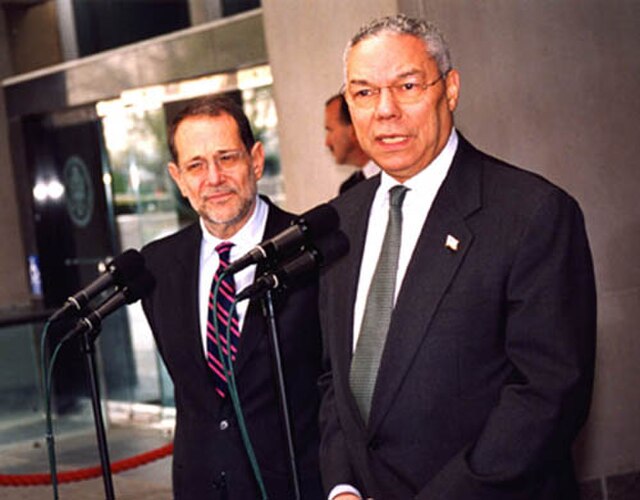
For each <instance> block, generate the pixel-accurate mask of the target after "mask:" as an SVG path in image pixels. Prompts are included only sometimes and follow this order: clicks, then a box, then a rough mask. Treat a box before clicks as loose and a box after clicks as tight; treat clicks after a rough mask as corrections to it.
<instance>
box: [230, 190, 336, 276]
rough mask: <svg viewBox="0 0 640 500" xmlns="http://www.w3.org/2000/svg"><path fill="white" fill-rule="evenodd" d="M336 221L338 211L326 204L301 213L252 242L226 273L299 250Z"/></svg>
mask: <svg viewBox="0 0 640 500" xmlns="http://www.w3.org/2000/svg"><path fill="white" fill-rule="evenodd" d="M339 223H340V218H339V217H338V212H336V210H335V208H333V207H332V206H331V205H329V204H327V203H323V204H322V205H318V206H317V207H315V208H312V209H311V210H309V211H308V212H305V213H304V214H302V215H301V216H300V217H298V219H297V220H296V221H295V222H293V223H292V224H291V226H289V227H288V228H287V229H285V230H284V231H281V232H280V233H278V234H277V235H275V236H274V237H273V238H270V239H268V240H266V241H263V242H262V243H260V244H258V245H256V246H255V247H254V248H253V249H252V250H249V251H248V252H247V253H246V254H244V255H243V256H242V257H240V258H239V259H236V260H234V261H233V262H231V264H229V266H228V267H227V270H226V271H227V274H233V273H237V272H238V271H240V270H241V269H244V268H245V267H247V266H250V265H251V264H257V263H259V262H262V261H265V260H271V259H273V258H275V257H276V256H277V257H280V258H283V257H286V256H288V255H291V254H292V253H293V252H294V251H295V250H298V249H300V248H301V247H302V246H303V244H304V243H307V242H308V241H309V240H314V239H315V238H320V237H321V236H324V235H325V234H328V233H330V232H332V231H335V230H336V229H337V228H338V225H339Z"/></svg>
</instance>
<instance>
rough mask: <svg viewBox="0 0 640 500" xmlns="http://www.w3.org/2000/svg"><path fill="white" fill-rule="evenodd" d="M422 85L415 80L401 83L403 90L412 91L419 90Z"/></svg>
mask: <svg viewBox="0 0 640 500" xmlns="http://www.w3.org/2000/svg"><path fill="white" fill-rule="evenodd" d="M419 88H420V86H419V85H418V84H417V83H415V82H406V83H403V84H401V85H400V90H401V91H403V92H411V91H415V90H418V89H419Z"/></svg>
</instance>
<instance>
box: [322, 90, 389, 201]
mask: <svg viewBox="0 0 640 500" xmlns="http://www.w3.org/2000/svg"><path fill="white" fill-rule="evenodd" d="M324 131H325V140H324V143H325V145H326V146H327V148H328V149H329V151H331V154H332V155H333V158H334V159H335V161H336V163H337V164H338V165H351V166H353V167H356V168H357V169H358V170H357V171H356V172H354V173H353V174H351V175H350V176H349V177H347V179H345V181H344V182H343V183H342V184H340V189H339V194H342V193H344V192H345V191H346V190H347V189H349V188H352V187H353V186H355V185H356V184H358V183H359V182H362V181H364V180H365V179H369V178H370V177H373V176H374V175H376V174H377V173H378V172H380V168H378V166H377V165H376V164H375V163H374V162H372V161H371V160H370V159H369V156H367V153H365V152H364V151H363V150H362V148H361V147H360V144H359V143H358V138H357V137H356V132H355V130H354V129H353V124H352V123H351V116H350V115H349V108H348V107H347V101H346V100H345V98H344V95H342V94H336V95H333V96H331V97H330V98H329V99H327V102H325V104H324Z"/></svg>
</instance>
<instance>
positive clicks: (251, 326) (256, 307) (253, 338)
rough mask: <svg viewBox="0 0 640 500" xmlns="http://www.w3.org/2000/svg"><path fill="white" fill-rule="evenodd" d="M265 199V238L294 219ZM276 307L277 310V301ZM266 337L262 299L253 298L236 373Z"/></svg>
mask: <svg viewBox="0 0 640 500" xmlns="http://www.w3.org/2000/svg"><path fill="white" fill-rule="evenodd" d="M265 201H267V203H268V204H269V214H268V215H267V224H266V226H265V230H264V236H263V240H264V239H268V238H271V237H273V236H275V235H276V234H278V233H279V232H280V231H282V230H283V229H285V228H286V227H287V226H288V225H289V224H290V222H291V220H292V217H291V216H290V215H288V214H287V213H285V212H283V211H282V210H280V209H279V208H278V207H276V206H275V205H274V204H273V203H271V202H270V201H269V200H267V199H265ZM263 271H264V266H259V267H258V269H257V270H256V278H257V277H258V276H260V275H261V274H262V272H263ZM274 301H275V299H274ZM275 307H276V311H277V302H276V304H275ZM266 337H267V325H266V322H265V319H264V317H263V315H262V308H261V304H260V300H256V299H252V300H251V302H250V303H249V307H248V309H247V315H246V317H245V320H244V324H243V327H242V334H241V336H240V348H239V352H238V359H237V360H236V363H235V367H234V368H235V372H236V375H237V374H239V373H240V372H241V371H242V369H243V368H244V366H245V365H246V364H247V361H248V360H249V359H250V357H251V355H252V353H253V351H255V349H256V347H257V346H258V345H259V344H260V342H261V341H266Z"/></svg>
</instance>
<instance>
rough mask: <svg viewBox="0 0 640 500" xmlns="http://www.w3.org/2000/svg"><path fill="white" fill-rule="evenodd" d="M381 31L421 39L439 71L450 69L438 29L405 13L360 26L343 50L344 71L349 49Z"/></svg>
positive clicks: (444, 44) (443, 40) (446, 52)
mask: <svg viewBox="0 0 640 500" xmlns="http://www.w3.org/2000/svg"><path fill="white" fill-rule="evenodd" d="M383 32H391V33H397V34H399V35H410V36H415V37H416V38H420V39H422V41H423V42H424V44H425V46H426V49H427V53H428V54H429V55H430V56H431V57H433V59H434V60H435V61H436V64H437V65H438V70H440V73H442V74H443V75H446V74H447V73H448V72H449V70H451V57H450V56H449V47H448V45H447V42H446V41H445V39H444V36H443V35H442V33H441V32H440V30H439V29H438V28H437V27H436V26H435V25H434V24H433V23H430V22H428V21H425V20H423V19H416V18H413V17H409V16H406V15H405V14H396V15H394V16H387V17H380V18H378V19H374V20H373V21H371V22H369V23H367V24H365V25H364V26H362V27H361V28H360V30H358V32H357V33H356V34H355V35H354V36H353V38H351V40H349V43H348V44H347V47H346V48H345V51H344V63H345V71H346V63H347V56H348V55H349V51H350V50H351V49H352V48H353V47H355V46H356V45H357V44H358V43H360V42H361V41H362V40H364V39H366V38H370V37H374V36H377V35H379V34H380V33H383Z"/></svg>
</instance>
